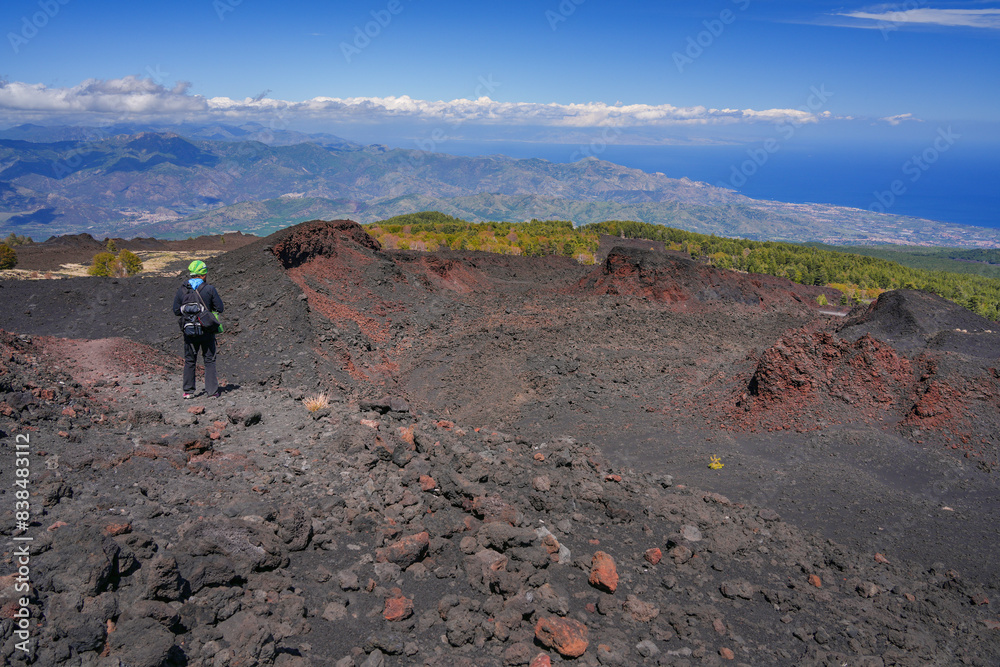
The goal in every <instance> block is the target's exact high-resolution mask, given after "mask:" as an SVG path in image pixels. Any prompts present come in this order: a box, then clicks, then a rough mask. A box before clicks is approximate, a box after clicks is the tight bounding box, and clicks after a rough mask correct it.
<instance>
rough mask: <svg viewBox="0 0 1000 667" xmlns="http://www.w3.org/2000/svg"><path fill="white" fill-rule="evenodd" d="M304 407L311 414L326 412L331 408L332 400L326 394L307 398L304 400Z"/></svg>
mask: <svg viewBox="0 0 1000 667" xmlns="http://www.w3.org/2000/svg"><path fill="white" fill-rule="evenodd" d="M302 405H304V406H306V410H308V411H309V412H316V411H317V410H324V409H326V408H328V407H330V399H329V397H327V395H326V394H319V395H318V396H307V397H306V398H304V399H302Z"/></svg>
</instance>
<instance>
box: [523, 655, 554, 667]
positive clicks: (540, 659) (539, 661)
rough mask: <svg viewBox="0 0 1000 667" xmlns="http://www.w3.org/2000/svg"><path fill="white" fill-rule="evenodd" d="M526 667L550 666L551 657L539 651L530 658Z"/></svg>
mask: <svg viewBox="0 0 1000 667" xmlns="http://www.w3.org/2000/svg"><path fill="white" fill-rule="evenodd" d="M528 667H552V658H550V657H549V656H548V654H546V653H539V654H538V655H536V656H535V657H534V658H532V659H531V663H530V664H528Z"/></svg>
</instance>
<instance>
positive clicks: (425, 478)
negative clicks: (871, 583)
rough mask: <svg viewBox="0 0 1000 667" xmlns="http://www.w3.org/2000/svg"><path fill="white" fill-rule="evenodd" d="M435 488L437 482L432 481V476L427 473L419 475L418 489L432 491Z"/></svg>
mask: <svg viewBox="0 0 1000 667" xmlns="http://www.w3.org/2000/svg"><path fill="white" fill-rule="evenodd" d="M435 488H437V482H435V481H434V478H433V477H430V476H429V475H421V476H420V490H421V491H433V490H434V489H435Z"/></svg>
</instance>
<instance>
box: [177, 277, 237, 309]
mask: <svg viewBox="0 0 1000 667" xmlns="http://www.w3.org/2000/svg"><path fill="white" fill-rule="evenodd" d="M187 290H188V285H187V282H185V283H184V284H183V285H181V286H180V287H178V288H177V294H176V295H174V315H176V316H177V317H180V316H181V306H182V305H183V304H184V295H185V294H186V293H187ZM198 294H200V295H201V300H202V301H204V302H205V307H206V308H208V309H209V310H214V311H215V312H217V313H222V312H223V311H224V310H225V307H224V306H223V305H222V297H220V296H219V292H218V291H217V290H216V289H215V287H214V286H212V285H209V284H208V283H202V284H201V285H199V286H198Z"/></svg>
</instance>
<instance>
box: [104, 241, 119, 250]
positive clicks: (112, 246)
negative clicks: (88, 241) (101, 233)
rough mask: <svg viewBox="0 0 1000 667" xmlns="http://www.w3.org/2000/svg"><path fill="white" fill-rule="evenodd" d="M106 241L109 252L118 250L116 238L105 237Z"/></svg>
mask: <svg viewBox="0 0 1000 667" xmlns="http://www.w3.org/2000/svg"><path fill="white" fill-rule="evenodd" d="M104 241H105V244H104V245H105V246H106V247H107V249H108V252H118V246H117V245H116V244H115V240H114V239H105V240H104Z"/></svg>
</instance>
